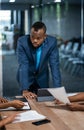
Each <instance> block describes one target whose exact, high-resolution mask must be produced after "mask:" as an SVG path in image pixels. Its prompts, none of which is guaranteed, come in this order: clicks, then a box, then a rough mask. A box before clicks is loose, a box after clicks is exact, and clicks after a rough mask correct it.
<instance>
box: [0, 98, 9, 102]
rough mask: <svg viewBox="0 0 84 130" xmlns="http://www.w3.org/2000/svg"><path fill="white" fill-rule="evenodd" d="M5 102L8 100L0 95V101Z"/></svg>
mask: <svg viewBox="0 0 84 130" xmlns="http://www.w3.org/2000/svg"><path fill="white" fill-rule="evenodd" d="M5 102H8V100H7V99H5V98H3V97H0V103H5Z"/></svg>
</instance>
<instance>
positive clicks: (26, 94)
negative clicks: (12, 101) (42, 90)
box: [23, 90, 37, 99]
mask: <svg viewBox="0 0 84 130" xmlns="http://www.w3.org/2000/svg"><path fill="white" fill-rule="evenodd" d="M23 97H25V98H26V99H35V98H36V97H37V95H36V94H34V93H32V92H29V91H28V90H24V91H23Z"/></svg>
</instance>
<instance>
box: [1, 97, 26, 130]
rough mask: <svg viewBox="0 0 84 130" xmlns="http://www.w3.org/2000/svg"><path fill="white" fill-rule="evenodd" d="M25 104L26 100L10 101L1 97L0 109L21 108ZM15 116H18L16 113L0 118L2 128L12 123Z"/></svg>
mask: <svg viewBox="0 0 84 130" xmlns="http://www.w3.org/2000/svg"><path fill="white" fill-rule="evenodd" d="M23 106H25V104H24V102H22V101H20V100H13V101H8V100H6V99H5V98H2V97H0V109H4V108H8V107H14V108H16V109H20V108H22V107H23ZM15 117H16V114H14V115H11V116H9V117H6V118H4V119H2V120H0V128H1V127H2V126H4V125H6V124H8V123H11V122H12V121H13V120H14V119H15Z"/></svg>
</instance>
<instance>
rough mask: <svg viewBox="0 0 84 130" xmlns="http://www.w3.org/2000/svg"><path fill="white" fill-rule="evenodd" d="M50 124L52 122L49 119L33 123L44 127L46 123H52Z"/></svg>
mask: <svg viewBox="0 0 84 130" xmlns="http://www.w3.org/2000/svg"><path fill="white" fill-rule="evenodd" d="M50 122H51V121H50V120H49V119H44V120H40V121H35V122H32V124H34V125H42V124H46V123H50Z"/></svg>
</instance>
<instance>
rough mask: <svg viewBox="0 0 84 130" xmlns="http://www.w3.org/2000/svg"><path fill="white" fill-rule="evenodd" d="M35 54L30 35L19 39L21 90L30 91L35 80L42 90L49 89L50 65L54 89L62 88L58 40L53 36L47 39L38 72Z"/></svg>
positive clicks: (18, 54)
mask: <svg viewBox="0 0 84 130" xmlns="http://www.w3.org/2000/svg"><path fill="white" fill-rule="evenodd" d="M35 52H36V49H35V48H34V47H33V46H32V43H31V41H30V36H29V35H25V36H22V37H20V38H19V39H18V44H17V57H18V63H19V69H18V74H17V79H18V81H19V83H20V87H21V90H27V89H29V86H30V85H31V84H33V82H34V81H35V80H36V81H37V83H38V85H39V86H40V87H41V88H47V87H49V65H50V68H51V73H52V79H53V87H60V86H61V76H60V70H59V53H58V48H57V41H56V38H54V37H52V36H47V37H46V39H45V41H44V43H43V46H42V53H41V61H40V65H39V69H38V71H37V72H36V68H35ZM48 63H49V64H48Z"/></svg>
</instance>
